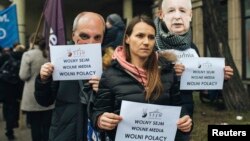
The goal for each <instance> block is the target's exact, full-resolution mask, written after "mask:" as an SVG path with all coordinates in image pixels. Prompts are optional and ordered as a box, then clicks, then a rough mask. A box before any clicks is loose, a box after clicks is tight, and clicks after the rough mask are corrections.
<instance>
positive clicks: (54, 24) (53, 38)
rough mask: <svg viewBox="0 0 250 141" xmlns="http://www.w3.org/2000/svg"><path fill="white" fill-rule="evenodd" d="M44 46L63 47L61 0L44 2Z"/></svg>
mask: <svg viewBox="0 0 250 141" xmlns="http://www.w3.org/2000/svg"><path fill="white" fill-rule="evenodd" d="M43 13H44V19H45V27H44V30H45V32H44V33H45V39H46V45H47V47H48V46H51V45H65V44H66V40H65V30H64V20H63V12H62V1H61V0H46V2H45V7H44V10H43Z"/></svg>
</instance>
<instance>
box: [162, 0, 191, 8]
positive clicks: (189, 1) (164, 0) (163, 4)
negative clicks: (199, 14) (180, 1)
mask: <svg viewBox="0 0 250 141" xmlns="http://www.w3.org/2000/svg"><path fill="white" fill-rule="evenodd" d="M167 1H168V0H163V1H162V4H161V8H162V9H163V10H164V9H165V8H164V6H166V3H167ZM187 1H188V8H189V9H192V1H191V0H187Z"/></svg>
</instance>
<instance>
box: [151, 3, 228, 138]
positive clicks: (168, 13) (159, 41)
mask: <svg viewBox="0 0 250 141" xmlns="http://www.w3.org/2000/svg"><path fill="white" fill-rule="evenodd" d="M158 8H159V13H158V17H156V19H155V25H156V29H157V33H156V45H157V50H158V51H166V50H167V51H171V52H174V53H175V54H176V55H177V59H178V60H179V59H182V58H186V57H199V52H198V48H197V47H196V45H195V44H194V43H193V42H192V31H191V28H190V23H191V20H192V2H191V0H161V1H160V3H159V7H158ZM183 53H184V54H188V55H181V54H183ZM174 68H175V71H176V73H177V74H179V75H181V72H183V71H184V66H183V65H182V64H178V63H176V64H175V66H174ZM224 74H225V75H224V79H225V80H228V79H230V78H231V76H232V75H233V69H232V68H231V67H230V66H225V68H224ZM192 93H193V91H192V90H182V91H181V97H182V102H183V104H184V105H185V108H186V109H187V111H188V113H189V115H190V117H193V111H194V101H193V95H192ZM183 137H184V138H186V140H189V134H186V135H184V136H183Z"/></svg>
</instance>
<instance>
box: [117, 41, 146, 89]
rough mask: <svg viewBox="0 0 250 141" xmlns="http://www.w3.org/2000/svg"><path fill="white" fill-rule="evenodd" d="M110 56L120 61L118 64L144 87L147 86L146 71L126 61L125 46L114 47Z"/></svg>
mask: <svg viewBox="0 0 250 141" xmlns="http://www.w3.org/2000/svg"><path fill="white" fill-rule="evenodd" d="M112 58H113V59H116V60H117V61H118V62H119V63H120V65H121V66H122V67H123V68H124V69H125V70H126V71H127V72H129V73H130V74H131V75H132V76H133V77H134V78H136V79H137V80H138V81H139V82H140V83H142V84H143V85H144V86H145V87H146V86H147V83H148V81H147V73H146V71H145V70H144V69H142V68H138V67H136V66H135V65H134V64H131V63H129V62H127V61H126V55H125V47H123V46H119V47H117V48H116V49H115V52H114V53H113V56H112Z"/></svg>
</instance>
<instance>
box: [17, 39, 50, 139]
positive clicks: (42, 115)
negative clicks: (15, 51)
mask: <svg viewBox="0 0 250 141" xmlns="http://www.w3.org/2000/svg"><path fill="white" fill-rule="evenodd" d="M29 43H30V50H29V51H27V52H25V53H24V54H23V57H22V61H21V67H20V71H19V76H20V78H21V79H22V80H23V81H24V82H25V84H24V89H23V97H22V101H21V110H22V111H24V112H26V115H27V120H28V121H29V124H30V127H31V135H32V140H33V141H47V140H48V136H49V128H50V121H51V115H52V109H53V108H54V105H51V106H49V107H43V106H41V105H39V104H38V103H37V101H36V99H35V97H34V92H35V78H36V76H37V75H38V74H39V71H40V68H41V66H42V65H43V64H44V63H45V62H47V61H48V60H47V49H46V45H45V40H44V38H43V37H42V35H40V34H38V35H37V36H36V38H35V34H32V35H31V36H30V39H29ZM33 44H34V45H33Z"/></svg>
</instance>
